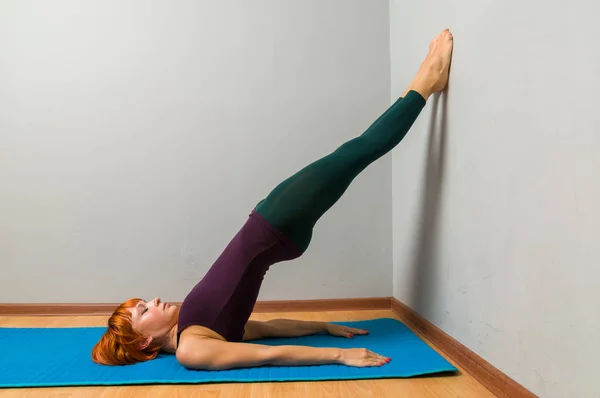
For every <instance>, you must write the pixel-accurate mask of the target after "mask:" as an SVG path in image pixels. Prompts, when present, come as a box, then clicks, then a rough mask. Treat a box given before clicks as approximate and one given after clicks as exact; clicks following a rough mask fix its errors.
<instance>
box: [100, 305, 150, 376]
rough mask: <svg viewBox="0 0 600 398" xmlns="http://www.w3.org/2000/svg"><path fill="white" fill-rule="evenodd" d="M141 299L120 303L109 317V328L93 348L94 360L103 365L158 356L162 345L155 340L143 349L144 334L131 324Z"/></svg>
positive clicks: (133, 361)
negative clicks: (134, 309) (133, 313)
mask: <svg viewBox="0 0 600 398" xmlns="http://www.w3.org/2000/svg"><path fill="white" fill-rule="evenodd" d="M140 301H143V300H142V299H139V298H133V299H129V300H127V301H126V302H124V303H123V304H121V305H119V306H118V307H117V309H116V310H115V312H113V314H112V315H111V316H110V318H109V319H108V329H107V330H106V332H105V333H104V334H103V335H102V337H101V338H100V341H98V343H96V345H95V346H94V348H92V360H93V361H94V362H96V363H98V364H101V365H131V364H134V363H136V362H144V361H149V360H151V359H154V358H156V356H157V355H158V353H159V351H160V349H161V347H160V345H159V344H156V343H154V342H152V343H150V345H148V347H146V348H144V349H141V348H140V345H141V344H142V342H143V341H144V336H142V335H141V334H140V333H138V332H137V331H135V330H134V329H133V327H132V326H131V312H129V311H128V309H131V308H134V307H135V306H136V305H137V304H138V303H139V302H140Z"/></svg>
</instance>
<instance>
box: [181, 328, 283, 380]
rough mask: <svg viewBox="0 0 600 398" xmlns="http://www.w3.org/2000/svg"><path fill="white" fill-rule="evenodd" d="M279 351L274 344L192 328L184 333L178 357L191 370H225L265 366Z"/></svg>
mask: <svg viewBox="0 0 600 398" xmlns="http://www.w3.org/2000/svg"><path fill="white" fill-rule="evenodd" d="M250 327H252V326H250ZM188 329H189V330H188ZM215 336H218V337H215ZM276 351H277V350H275V349H274V348H273V347H271V346H265V345H259V344H253V343H246V342H241V341H240V342H230V341H227V340H225V339H223V338H222V337H221V336H220V335H218V334H216V333H215V332H213V331H210V329H208V330H207V329H205V328H195V327H190V328H186V329H185V330H184V331H183V332H182V333H181V336H180V338H179V346H178V347H177V351H176V352H175V356H176V357H177V361H178V362H179V363H180V364H181V365H183V366H184V367H186V368H188V369H196V370H224V369H232V368H236V367H246V366H256V365H258V366H260V365H263V364H265V363H268V361H270V360H271V357H272V356H273V355H275V353H276Z"/></svg>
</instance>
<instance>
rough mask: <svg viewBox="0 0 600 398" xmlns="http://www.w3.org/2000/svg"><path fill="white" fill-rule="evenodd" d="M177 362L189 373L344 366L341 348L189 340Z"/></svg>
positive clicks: (179, 351) (178, 354)
mask: <svg viewBox="0 0 600 398" xmlns="http://www.w3.org/2000/svg"><path fill="white" fill-rule="evenodd" d="M176 355H177V360H178V361H179V363H181V364H182V365H183V366H185V367H186V368H189V369H204V370H225V369H233V368H245V367H255V366H262V365H283V366H286V365H320V364H333V363H341V360H342V357H343V355H342V350H341V349H339V348H318V347H306V346H291V345H289V346H269V345H259V344H250V343H232V342H226V341H222V340H217V339H210V338H193V339H188V340H187V341H186V342H185V343H184V344H181V345H180V347H179V348H178V349H177V353H176Z"/></svg>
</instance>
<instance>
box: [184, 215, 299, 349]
mask: <svg viewBox="0 0 600 398" xmlns="http://www.w3.org/2000/svg"><path fill="white" fill-rule="evenodd" d="M301 255H302V250H301V249H300V248H299V247H298V246H296V245H295V244H294V243H293V242H292V241H290V240H289V239H288V238H287V237H286V236H285V235H284V234H283V233H281V232H280V231H279V230H277V229H276V228H275V227H273V226H272V225H271V224H269V223H268V222H267V220H265V219H264V218H263V217H262V216H261V215H260V214H259V213H257V212H256V210H253V211H252V212H251V213H250V215H249V217H248V220H247V221H246V223H245V224H244V225H243V226H242V228H241V229H240V230H239V232H238V233H237V234H236V235H235V236H234V237H233V239H232V240H231V242H229V244H228V245H227V247H226V248H225V250H224V251H223V253H222V254H221V255H220V256H219V258H218V259H217V260H216V261H215V263H214V264H213V265H212V266H211V268H210V269H209V270H208V272H207V273H206V275H205V276H204V278H202V280H201V281H200V282H198V283H197V284H196V286H194V288H193V289H192V290H191V291H190V293H189V294H188V295H187V297H186V298H185V300H184V301H183V303H182V305H181V308H180V309H179V320H178V333H177V341H178V342H179V336H180V335H181V332H183V330H184V329H185V328H187V327H188V326H192V325H200V326H204V327H207V328H209V329H211V330H213V331H215V332H217V333H219V334H220V335H221V336H223V337H224V338H225V339H226V340H227V341H234V342H239V341H242V338H243V337H244V327H245V325H246V322H247V321H248V318H249V317H250V314H251V313H252V310H253V309H254V304H255V303H256V300H257V297H258V293H259V290H260V286H261V284H262V281H263V278H264V276H265V273H266V272H267V270H268V269H269V267H270V266H271V265H273V264H275V263H278V262H281V261H287V260H291V259H294V258H297V257H300V256H301Z"/></svg>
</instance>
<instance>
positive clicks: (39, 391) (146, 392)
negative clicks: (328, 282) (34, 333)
mask: <svg viewBox="0 0 600 398" xmlns="http://www.w3.org/2000/svg"><path fill="white" fill-rule="evenodd" d="M279 317H283V318H293V319H303V320H315V321H354V320H363V319H372V318H381V317H389V318H397V317H396V316H395V314H394V313H393V312H392V311H391V310H377V311H348V312H346V311H335V312H318V313H313V312H292V313H282V312H278V313H258V314H253V315H252V319H256V320H268V319H271V318H279ZM106 320H107V317H105V316H68V317H0V326H3V327H72V326H105V325H106ZM420 337H421V338H423V336H420ZM424 340H425V341H427V340H426V339H424ZM428 343H429V342H428ZM429 344H430V343H429ZM430 345H431V344H430ZM434 348H435V347H434ZM437 351H438V352H439V350H437ZM441 354H442V355H444V354H443V353H441ZM444 356H445V355H444ZM445 357H446V356H445ZM446 359H449V358H447V357H446ZM450 362H452V361H450ZM454 365H455V366H456V364H455V363H454ZM457 367H458V366H457ZM459 370H460V373H459V374H458V375H456V376H454V375H453V376H435V377H420V378H411V379H385V380H356V381H332V382H285V383H256V384H249V383H232V384H196V385H162V386H160V385H159V386H124V387H122V386H116V387H65V388H22V389H0V397H2V398H4V397H6V398H9V397H19V398H25V397H86V398H87V397H103V398H108V397H128V398H135V397H144V398H145V397H169V398H171V397H203V398H219V397H223V398H229V397H232V398H270V397H273V398H275V397H285V398H292V397H324V398H325V397H390V398H392V397H393V398H400V397H413V398H414V397H477V398H485V397H493V396H494V395H493V394H492V393H490V392H489V391H488V390H487V389H486V388H485V387H483V386H482V385H481V384H479V383H478V382H477V381H476V380H475V379H473V377H471V375H469V374H467V373H465V372H464V371H463V370H462V369H460V367H459Z"/></svg>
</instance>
